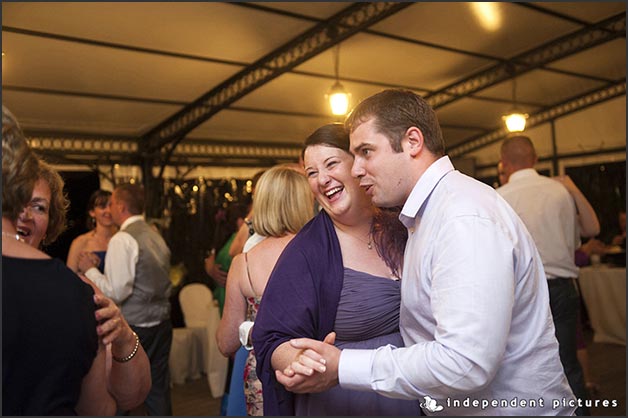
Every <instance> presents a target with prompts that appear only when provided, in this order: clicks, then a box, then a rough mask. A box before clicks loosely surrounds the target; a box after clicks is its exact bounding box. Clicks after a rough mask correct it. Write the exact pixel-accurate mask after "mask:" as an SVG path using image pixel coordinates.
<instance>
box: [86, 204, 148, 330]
mask: <svg viewBox="0 0 628 418" xmlns="http://www.w3.org/2000/svg"><path fill="white" fill-rule="evenodd" d="M141 220H144V217H143V216H142V215H134V216H131V217H129V218H127V219H126V220H125V221H124V222H123V223H122V225H120V230H119V231H118V232H116V233H115V234H114V235H113V236H112V237H111V239H110V240H109V244H108V245H107V254H106V256H105V274H102V273H101V272H100V271H98V269H97V268H96V267H92V268H90V269H89V270H87V271H86V272H85V276H86V277H87V278H88V279H90V280H91V281H92V282H94V283H95V284H96V286H98V288H99V289H100V290H102V292H103V293H104V294H105V296H107V297H109V298H111V299H112V300H113V301H114V302H115V303H116V305H118V306H120V305H121V304H122V302H124V301H125V300H126V298H128V297H129V296H130V295H131V293H132V292H133V283H134V282H135V266H136V265H137V260H138V257H139V251H140V250H139V246H138V244H137V241H136V240H135V239H134V238H133V237H132V236H131V235H130V234H129V233H128V232H124V229H125V228H127V227H128V226H129V225H131V224H132V223H133V222H137V221H141ZM159 323H160V322H159V321H157V322H149V323H140V324H133V325H136V326H139V327H153V326H155V325H158V324H159Z"/></svg>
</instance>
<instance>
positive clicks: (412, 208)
mask: <svg viewBox="0 0 628 418" xmlns="http://www.w3.org/2000/svg"><path fill="white" fill-rule="evenodd" d="M454 170H455V168H454V166H453V164H452V163H451V160H450V159H449V157H448V156H447V155H445V156H443V157H441V158H439V159H438V160H436V161H434V162H433V163H432V165H430V166H429V167H428V168H427V170H425V172H424V173H423V175H421V177H420V178H419V181H417V183H416V184H415V186H414V188H413V189H412V192H411V193H410V196H408V199H407V200H406V203H405V204H404V205H403V209H402V210H401V214H400V215H399V219H400V220H401V222H402V223H403V224H404V225H405V226H406V227H408V228H410V227H412V226H414V218H415V217H416V215H417V213H418V212H419V209H421V206H423V203H425V201H426V200H427V198H428V196H429V195H430V194H431V193H432V190H434V188H435V187H436V185H437V184H438V182H439V181H440V180H441V179H442V178H443V177H444V176H445V175H446V174H447V173H450V172H452V171H454Z"/></svg>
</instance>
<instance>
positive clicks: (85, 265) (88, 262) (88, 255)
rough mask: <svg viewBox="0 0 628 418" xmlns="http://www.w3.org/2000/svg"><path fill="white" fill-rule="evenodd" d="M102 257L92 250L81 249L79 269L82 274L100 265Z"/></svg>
mask: <svg viewBox="0 0 628 418" xmlns="http://www.w3.org/2000/svg"><path fill="white" fill-rule="evenodd" d="M98 264H100V257H98V256H97V255H96V254H94V253H93V252H91V251H81V252H80V254H79V258H78V271H79V272H80V273H82V274H85V272H86V271H87V270H89V269H91V268H92V267H98Z"/></svg>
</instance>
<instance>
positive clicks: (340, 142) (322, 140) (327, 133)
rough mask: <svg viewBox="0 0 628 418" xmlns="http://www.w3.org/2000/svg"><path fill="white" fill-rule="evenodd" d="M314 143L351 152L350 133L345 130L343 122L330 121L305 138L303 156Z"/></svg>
mask: <svg viewBox="0 0 628 418" xmlns="http://www.w3.org/2000/svg"><path fill="white" fill-rule="evenodd" d="M313 145H325V146H328V147H333V148H338V149H341V150H343V151H346V152H347V153H349V154H350V153H351V152H350V151H349V134H348V133H347V132H346V131H345V127H344V125H343V124H342V123H329V124H327V125H323V126H321V127H320V128H318V129H317V130H315V131H314V132H312V134H310V136H308V137H307V138H306V139H305V144H304V146H303V150H301V158H303V157H304V156H305V150H306V149H307V148H308V147H311V146H313Z"/></svg>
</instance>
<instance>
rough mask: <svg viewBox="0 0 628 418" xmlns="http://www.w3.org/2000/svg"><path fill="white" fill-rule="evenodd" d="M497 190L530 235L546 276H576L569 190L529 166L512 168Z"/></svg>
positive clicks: (576, 235) (577, 243)
mask: <svg viewBox="0 0 628 418" xmlns="http://www.w3.org/2000/svg"><path fill="white" fill-rule="evenodd" d="M497 192H498V193H499V194H500V195H501V196H502V197H503V198H504V199H505V200H506V201H507V202H508V203H509V204H510V206H512V208H513V209H514V210H515V212H517V214H518V215H519V217H521V219H522V220H523V223H524V224H525V225H526V227H527V228H528V231H529V232H530V235H532V237H533V238H534V240H535V242H536V246H537V248H538V250H539V253H540V254H541V259H542V260H543V267H544V268H545V274H546V275H547V278H548V279H552V278H555V277H571V278H573V277H578V267H577V266H576V261H575V256H574V254H575V252H576V249H577V248H578V247H579V246H580V229H579V227H578V221H577V216H578V215H577V210H576V203H575V201H574V200H573V198H572V197H571V195H570V194H569V191H567V189H566V188H565V187H564V186H563V185H562V184H560V183H559V182H557V181H556V180H552V179H551V178H549V177H545V176H541V175H540V174H539V173H537V172H536V171H535V170H534V169H533V168H526V169H523V170H519V171H516V172H514V173H513V174H512V175H511V176H510V178H509V179H508V183H506V184H505V185H503V186H502V187H500V188H499V189H497Z"/></svg>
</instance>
